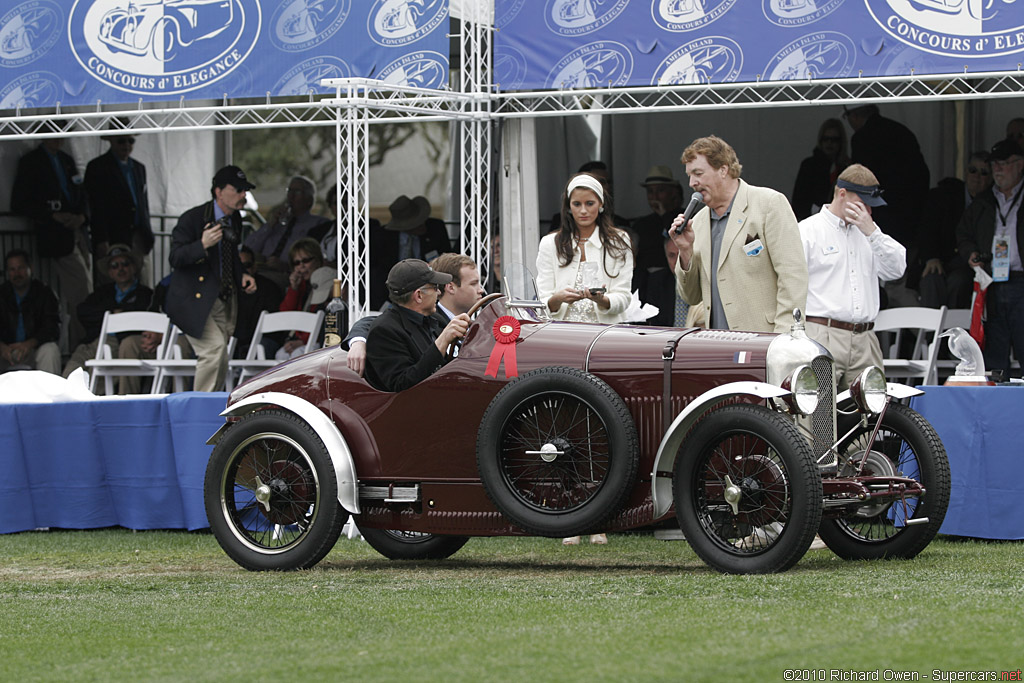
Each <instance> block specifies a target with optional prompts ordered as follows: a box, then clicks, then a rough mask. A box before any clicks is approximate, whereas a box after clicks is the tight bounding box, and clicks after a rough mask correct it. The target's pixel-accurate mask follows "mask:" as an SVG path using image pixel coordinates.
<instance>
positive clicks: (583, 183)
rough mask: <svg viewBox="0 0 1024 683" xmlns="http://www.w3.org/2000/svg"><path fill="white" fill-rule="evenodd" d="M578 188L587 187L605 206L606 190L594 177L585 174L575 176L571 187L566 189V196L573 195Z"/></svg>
mask: <svg viewBox="0 0 1024 683" xmlns="http://www.w3.org/2000/svg"><path fill="white" fill-rule="evenodd" d="M577 187H585V188H587V189H588V190H591V191H592V192H593V193H594V194H596V195H597V198H598V199H600V200H601V203H602V204H604V188H602V187H601V181H600V180H598V179H597V178H595V177H594V176H592V175H586V174H585V173H581V174H579V175H578V176H573V177H572V179H571V180H570V181H569V185H568V186H567V187H566V188H565V194H566V195H567V196H568V195H571V194H572V191H573V190H575V189H576V188H577Z"/></svg>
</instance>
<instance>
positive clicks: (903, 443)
mask: <svg viewBox="0 0 1024 683" xmlns="http://www.w3.org/2000/svg"><path fill="white" fill-rule="evenodd" d="M873 427H874V422H869V423H868V426H867V427H865V428H862V429H859V430H858V431H857V432H855V433H854V434H852V435H851V437H850V438H849V439H846V440H845V441H844V443H842V444H840V457H839V462H840V472H839V474H840V476H843V475H852V474H854V473H853V472H852V470H850V469H849V468H848V466H846V467H847V469H844V463H846V462H847V461H848V460H850V459H851V458H853V459H855V460H856V461H858V462H859V460H860V456H861V455H862V454H863V453H864V448H865V447H866V446H867V440H868V437H869V436H870V433H871V429H872V428H873ZM864 474H876V475H885V474H895V475H897V476H904V477H910V478H911V479H916V480H917V481H918V482H920V483H921V485H922V486H924V488H925V495H924V497H923V498H921V499H919V500H918V499H908V500H907V508H908V511H911V514H910V515H909V518H910V519H915V518H916V519H920V518H924V517H927V518H928V522H927V523H925V524H913V525H910V526H907V525H905V524H904V525H902V526H897V523H898V522H901V521H902V520H904V519H906V518H907V514H906V512H905V511H903V508H902V504H901V503H900V502H899V501H897V502H895V503H887V504H883V505H865V506H863V507H861V508H858V509H857V510H856V511H852V512H850V513H849V514H847V515H846V516H844V517H839V518H825V519H823V520H822V521H821V528H820V529H819V531H818V533H819V534H820V535H821V540H823V541H825V544H826V545H827V546H828V547H829V549H831V550H832V552H834V553H835V554H836V555H838V556H839V557H842V558H843V559H846V560H866V559H884V558H905V559H909V558H911V557H914V556H915V555H917V554H918V553H920V552H921V551H922V550H924V548H925V547H926V546H927V545H928V544H929V543H931V541H932V539H933V538H935V534H937V533H938V532H939V527H941V526H942V520H944V519H945V517H946V508H947V507H948V506H949V487H950V478H949V460H948V459H947V457H946V449H945V447H943V445H942V440H941V439H939V435H938V434H936V433H935V429H934V428H933V427H932V426H931V425H930V424H928V421H927V420H925V419H924V418H923V417H921V415H919V414H918V413H917V412H915V411H913V410H911V409H910V408H908V407H907V406H904V405H901V404H898V403H890V404H889V407H888V408H886V411H885V416H884V417H883V418H882V426H881V427H880V428H879V430H878V435H877V436H876V437H875V443H874V445H873V446H872V448H871V453H870V454H869V455H868V461H867V463H866V469H865V472H864Z"/></svg>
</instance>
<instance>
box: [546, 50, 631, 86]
mask: <svg viewBox="0 0 1024 683" xmlns="http://www.w3.org/2000/svg"><path fill="white" fill-rule="evenodd" d="M632 75H633V55H632V54H630V52H629V49H627V48H626V46H625V45H623V44H622V43H616V42H614V41H611V40H599V41H597V42H596V43H589V44H587V45H584V46H583V47H580V48H577V49H575V50H573V51H572V52H570V53H569V54H567V55H566V56H564V57H562V58H561V59H560V60H558V64H556V65H555V68H554V69H552V70H551V71H550V72H549V73H548V87H549V88H563V89H566V90H572V89H575V88H606V87H609V86H616V85H626V84H627V83H628V82H629V77H630V76H632Z"/></svg>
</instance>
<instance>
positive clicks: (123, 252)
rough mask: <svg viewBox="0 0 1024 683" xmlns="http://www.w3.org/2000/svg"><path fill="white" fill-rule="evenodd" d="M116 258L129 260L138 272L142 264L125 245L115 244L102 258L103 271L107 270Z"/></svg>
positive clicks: (136, 255)
mask: <svg viewBox="0 0 1024 683" xmlns="http://www.w3.org/2000/svg"><path fill="white" fill-rule="evenodd" d="M118 256H123V257H125V258H128V259H130V260H131V262H132V265H133V266H135V270H136V271H138V270H139V269H141V268H142V263H141V262H140V260H139V255H138V254H136V253H135V252H133V251H132V249H131V247H129V246H128V245H127V244H115V245H113V246H111V247H110V251H108V252H107V255H106V256H104V257H103V261H102V267H103V270H109V268H110V262H111V261H113V260H114V259H115V258H117V257H118Z"/></svg>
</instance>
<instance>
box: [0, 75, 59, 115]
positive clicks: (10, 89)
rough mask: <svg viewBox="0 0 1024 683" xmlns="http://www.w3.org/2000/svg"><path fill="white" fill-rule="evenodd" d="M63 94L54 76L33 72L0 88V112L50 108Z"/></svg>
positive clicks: (57, 79)
mask: <svg viewBox="0 0 1024 683" xmlns="http://www.w3.org/2000/svg"><path fill="white" fill-rule="evenodd" d="M63 92H64V90H63V88H61V85H60V79H59V78H58V77H57V75H56V74H52V73H50V72H49V71H33V72H32V73H28V74H25V75H24V76H20V77H19V78H16V79H15V80H13V81H11V82H10V83H8V84H7V85H5V86H4V87H3V88H0V110H2V109H26V108H30V107H52V106H53V105H55V104H57V102H58V101H60V98H61V95H62V94H63Z"/></svg>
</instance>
